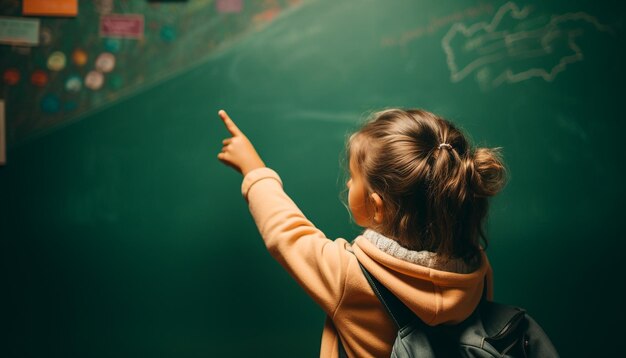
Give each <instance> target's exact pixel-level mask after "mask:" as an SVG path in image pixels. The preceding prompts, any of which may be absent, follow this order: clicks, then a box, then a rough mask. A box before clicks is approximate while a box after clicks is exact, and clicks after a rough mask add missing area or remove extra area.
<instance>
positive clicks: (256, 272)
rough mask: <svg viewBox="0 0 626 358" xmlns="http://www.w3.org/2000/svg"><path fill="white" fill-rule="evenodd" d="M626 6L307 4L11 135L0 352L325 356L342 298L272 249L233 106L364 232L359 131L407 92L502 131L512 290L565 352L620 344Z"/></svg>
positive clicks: (501, 276)
mask: <svg viewBox="0 0 626 358" xmlns="http://www.w3.org/2000/svg"><path fill="white" fill-rule="evenodd" d="M247 3H248V2H245V4H247ZM192 4H193V1H189V2H180V3H179V6H190V5H192ZM623 26H624V11H623V10H622V8H621V7H620V6H619V5H618V3H617V2H598V1H576V2H574V1H558V2H557V1H548V2H546V1H527V2H521V1H516V2H504V1H452V0H445V1H399V0H387V1H373V0H372V1H364V0H359V1H357V0H346V1H331V0H318V1H308V2H303V3H301V4H299V6H297V7H294V8H293V9H292V10H290V11H285V12H283V13H281V14H280V15H279V16H278V17H277V18H275V19H274V20H273V22H272V23H271V24H270V25H268V26H266V27H263V28H260V29H258V30H254V31H252V32H248V33H246V34H245V36H240V37H239V38H238V39H237V40H236V41H234V42H233V43H231V44H230V45H229V46H226V47H223V48H220V49H219V50H216V52H214V53H213V54H212V55H211V56H210V57H208V58H207V59H206V60H204V61H202V62H200V63H198V64H196V65H195V66H193V67H191V68H188V69H186V70H185V71H182V72H180V73H177V74H176V75H175V76H172V77H171V78H169V79H168V80H166V81H163V82H161V83H159V84H158V85H155V86H152V87H147V88H145V89H144V90H142V91H139V92H137V93H133V95H132V96H130V95H129V96H122V97H120V98H116V99H114V100H113V101H112V102H110V103H109V104H108V105H107V106H103V107H102V108H100V109H99V110H98V111H94V112H92V113H91V114H89V115H86V116H84V117H81V119H80V120H78V121H74V122H73V123H72V124H71V125H65V126H60V127H58V128H57V129H56V130H52V131H48V132H46V135H40V136H37V137H34V138H31V139H29V140H25V141H23V142H20V143H18V144H15V145H13V146H11V147H10V148H9V151H8V156H7V165H6V166H4V167H0V214H1V215H0V245H1V246H0V257H1V260H0V264H1V265H2V266H1V269H0V277H1V280H0V282H1V283H2V294H1V297H2V300H1V301H2V302H3V304H2V305H1V307H2V309H1V310H2V311H1V312H2V313H1V316H0V320H1V321H2V322H3V323H2V328H3V330H4V331H5V332H3V333H2V344H0V355H1V356H3V357H42V356H43V357H137V356H152V357H222V356H229V357H251V356H263V357H265V356H267V357H315V356H317V355H318V350H319V342H320V335H321V330H322V324H323V320H324V314H323V312H322V311H321V310H320V309H319V308H318V307H317V306H316V305H315V304H314V303H313V301H312V300H311V299H310V298H308V297H307V296H306V294H305V292H304V291H303V290H302V289H300V288H299V287H298V286H297V284H296V283H295V282H293V280H292V279H291V278H290V277H289V276H288V274H287V273H285V272H284V271H283V269H282V268H281V267H280V266H279V265H278V264H277V263H276V262H274V260H273V259H272V258H271V257H270V255H269V254H268V253H267V252H266V250H265V248H264V246H263V244H262V241H261V239H260V237H259V235H258V232H257V231H256V228H255V226H254V223H253V221H252V219H251V218H250V216H249V214H248V212H247V207H246V204H245V202H244V200H243V199H242V198H241V196H240V192H239V191H240V183H241V181H240V180H241V178H240V177H239V175H238V174H236V173H234V172H233V171H232V170H230V168H226V167H224V166H222V165H221V164H220V163H219V162H218V161H217V159H216V154H217V153H218V152H219V150H220V148H221V140H222V139H223V138H224V137H226V136H227V133H226V131H225V130H224V129H223V128H222V126H221V123H220V121H219V119H218V117H217V111H218V110H219V109H222V108H223V109H226V110H227V111H228V112H229V114H230V115H231V116H232V117H233V119H235V120H236V121H237V123H238V124H239V126H240V128H241V129H242V130H244V131H245V132H246V133H247V134H248V136H249V137H250V138H251V140H252V141H253V142H254V143H255V144H256V146H257V148H258V150H259V152H260V153H261V155H263V157H264V159H265V161H266V163H267V164H268V165H269V166H271V167H272V168H274V169H276V170H277V171H278V172H279V173H280V174H281V176H282V178H283V180H284V183H285V189H286V191H287V192H288V193H289V194H290V195H291V196H292V197H293V199H294V200H295V201H296V202H297V203H298V204H299V205H300V207H301V208H302V210H303V211H304V212H305V214H307V215H308V217H309V218H310V219H311V220H312V221H313V222H314V223H316V224H317V225H318V226H319V227H320V228H321V229H322V230H323V231H324V232H326V234H327V235H328V236H329V237H331V238H335V237H345V238H348V239H351V238H352V237H354V236H355V235H356V234H358V232H359V228H358V227H356V226H354V225H353V224H351V223H350V217H349V214H348V212H347V210H346V209H345V207H344V206H343V204H342V201H341V195H342V191H343V190H344V188H345V181H344V179H345V170H344V169H345V168H343V163H342V158H343V151H344V145H345V139H346V136H347V135H348V133H350V132H351V131H353V130H354V129H355V128H357V127H358V125H359V123H361V121H362V120H363V118H364V117H365V116H366V115H367V114H368V113H370V112H371V111H373V110H377V109H381V108H384V107H396V106H397V107H420V108H425V109H428V110H430V111H433V112H436V113H438V114H440V115H442V116H444V117H447V118H449V119H451V120H453V121H454V122H456V123H458V124H459V125H460V126H461V127H463V128H464V129H465V130H466V131H467V132H468V133H469V134H470V135H471V137H472V138H473V139H474V142H475V143H476V144H479V145H486V146H494V147H495V146H498V147H502V148H503V153H504V157H505V160H506V162H507V165H508V168H509V171H510V181H509V183H508V186H507V187H506V188H505V190H504V191H503V192H502V194H501V195H500V196H499V197H497V198H495V200H494V201H493V205H492V210H491V215H490V219H489V226H488V236H489V238H490V242H491V245H490V247H489V249H488V254H489V255H490V258H491V262H492V265H493V266H494V270H495V297H496V299H497V300H499V301H502V302H507V303H511V304H518V305H522V306H524V307H526V308H527V309H528V311H529V312H530V313H531V315H533V316H534V317H535V318H536V319H537V320H538V321H539V322H540V323H541V324H542V326H543V327H544V328H545V330H546V331H547V332H548V334H549V335H550V336H551V337H552V338H553V340H554V343H555V345H556V346H557V348H558V349H559V350H560V352H561V354H562V355H563V356H564V357H588V356H615V355H617V353H618V352H619V351H618V346H619V342H620V340H621V338H622V335H623V333H624V330H623V329H620V328H619V326H618V323H620V322H622V321H623V320H624V318H625V317H624V310H623V309H622V307H621V304H622V302H626V297H625V295H624V293H622V292H623V290H619V287H620V286H621V285H622V282H623V275H624V272H625V270H624V268H623V267H622V266H623V265H621V262H622V261H623V260H622V256H623V252H624V249H625V248H626V247H625V245H624V243H623V242H624V240H623V237H624V234H623V232H622V225H621V223H620V220H621V216H622V213H623V209H622V206H623V202H624V199H626V195H625V190H624V186H623V185H622V182H623V176H622V174H623V173H624V172H625V170H624V169H625V168H624V160H623V154H622V153H623V148H622V144H621V143H622V142H623V140H622V133H623V131H624V129H625V128H624V127H625V124H624V123H625V119H626V118H625V115H624V109H623V102H624V99H625V98H624V94H625V93H626V90H625V88H624V87H625V85H624V84H625V83H626V75H625V71H624V68H623V66H624V63H626V61H625V60H626V58H625V50H626V47H625V46H624V38H625V37H624V27H623ZM155 61H156V59H155ZM581 327H584V329H581ZM590 327H598V328H597V329H592V328H590ZM588 342H595V343H594V344H593V345H592V344H588Z"/></svg>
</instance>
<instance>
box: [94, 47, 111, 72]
mask: <svg viewBox="0 0 626 358" xmlns="http://www.w3.org/2000/svg"><path fill="white" fill-rule="evenodd" d="M114 68H115V56H113V54H110V53H108V52H105V53H102V54H100V56H98V58H96V70H98V71H100V72H102V73H109V72H111V71H113V69H114Z"/></svg>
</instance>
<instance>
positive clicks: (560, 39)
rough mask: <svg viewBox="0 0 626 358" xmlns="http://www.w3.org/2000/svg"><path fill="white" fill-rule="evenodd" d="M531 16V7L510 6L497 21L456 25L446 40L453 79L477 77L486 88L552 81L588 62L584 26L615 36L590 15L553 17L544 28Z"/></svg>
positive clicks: (494, 18) (581, 13)
mask: <svg viewBox="0 0 626 358" xmlns="http://www.w3.org/2000/svg"><path fill="white" fill-rule="evenodd" d="M530 12H531V11H530V7H523V8H520V7H518V6H517V5H516V4H515V3H513V2H508V3H506V4H504V5H503V6H502V7H500V8H499V9H498V11H496V13H495V15H494V16H493V19H492V20H491V22H479V23H476V24H473V25H471V26H465V25H464V24H462V23H455V24H453V25H452V26H451V27H450V30H449V31H448V32H447V33H446V35H445V36H444V37H443V39H442V40H441V46H442V48H443V50H444V52H445V54H446V57H447V65H448V69H449V70H450V80H451V81H452V82H460V81H461V80H463V79H464V78H466V77H468V76H469V75H470V74H474V76H475V79H476V81H477V82H478V83H479V85H480V86H481V88H483V89H486V88H490V87H491V88H493V87H498V86H500V85H502V84H503V83H515V82H521V81H525V80H528V79H531V78H537V77H539V78H542V79H543V80H545V81H547V82H552V81H554V79H555V78H556V77H557V75H558V74H559V73H561V72H563V71H565V70H566V68H567V66H568V65H570V64H572V63H575V62H579V61H582V60H583V51H582V49H581V48H580V47H579V46H578V44H577V43H576V39H577V37H579V36H581V35H582V34H583V32H584V29H583V26H582V23H581V22H583V23H587V24H590V25H591V26H592V27H593V28H595V29H596V30H598V31H603V32H612V31H611V29H610V28H609V27H608V26H606V25H603V24H601V23H600V22H599V21H598V19H596V18H595V17H593V16H591V15H589V14H587V13H585V12H575V13H565V14H560V15H552V16H551V17H550V19H549V21H548V22H547V23H546V24H543V25H539V26H537V25H536V24H537V21H536V20H537V19H530V18H529V14H530ZM529 28H530V29H529ZM494 67H495V70H494Z"/></svg>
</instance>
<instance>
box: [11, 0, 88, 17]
mask: <svg viewBox="0 0 626 358" xmlns="http://www.w3.org/2000/svg"><path fill="white" fill-rule="evenodd" d="M22 13H23V14H24V15H31V16H72V17H73V16H76V15H78V0H24V2H23V3H22Z"/></svg>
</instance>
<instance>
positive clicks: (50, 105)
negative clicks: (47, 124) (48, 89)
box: [41, 94, 61, 113]
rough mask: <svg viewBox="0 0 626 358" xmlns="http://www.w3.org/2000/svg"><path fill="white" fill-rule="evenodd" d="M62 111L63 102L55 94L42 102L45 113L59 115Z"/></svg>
mask: <svg viewBox="0 0 626 358" xmlns="http://www.w3.org/2000/svg"><path fill="white" fill-rule="evenodd" d="M60 109H61V101H60V100H59V97H58V96H57V95H54V94H48V95H46V96H45V97H44V98H43V99H42V100H41V110H42V111H43V112H45V113H57V112H58V111H59V110H60Z"/></svg>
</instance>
